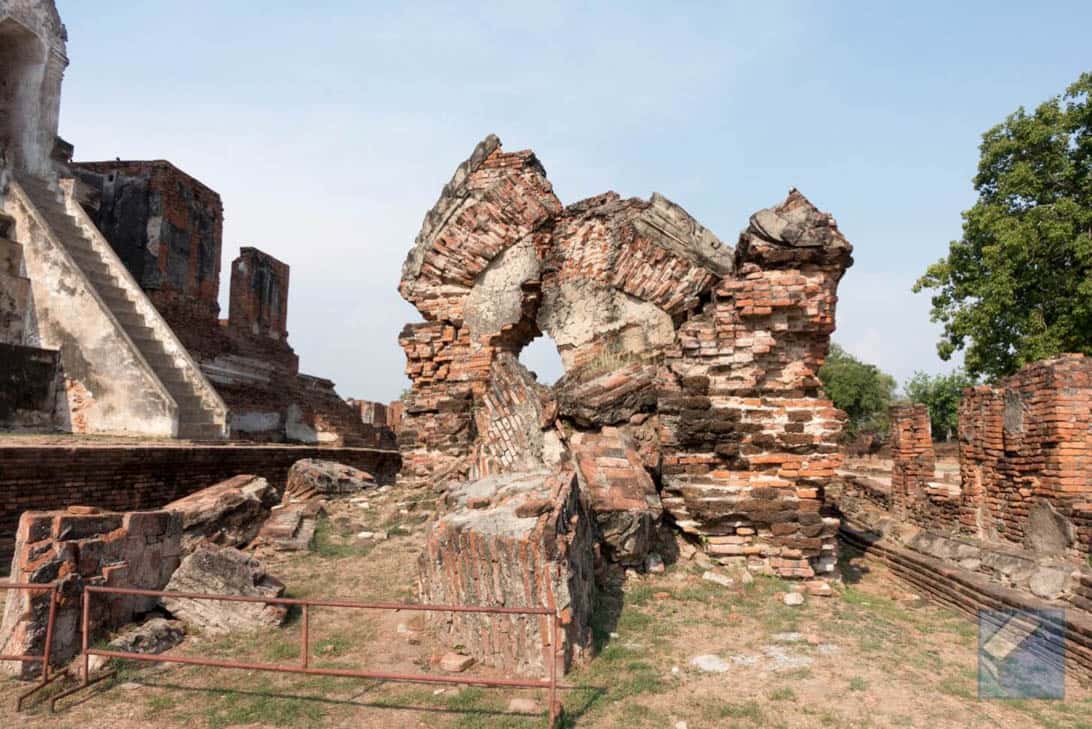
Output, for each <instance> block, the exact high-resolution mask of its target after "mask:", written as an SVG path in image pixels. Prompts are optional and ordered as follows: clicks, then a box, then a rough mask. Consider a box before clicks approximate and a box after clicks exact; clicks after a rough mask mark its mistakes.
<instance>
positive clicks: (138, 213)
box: [71, 160, 224, 351]
mask: <svg viewBox="0 0 1092 729" xmlns="http://www.w3.org/2000/svg"><path fill="white" fill-rule="evenodd" d="M71 169H72V171H73V174H75V175H76V176H77V178H78V179H80V180H81V181H82V182H83V183H84V184H85V185H87V186H88V187H89V188H90V190H91V195H92V198H93V203H92V204H89V205H87V206H85V207H86V208H87V210H88V213H89V215H90V216H91V219H92V220H93V221H94V223H95V225H96V226H97V227H98V229H99V230H100V231H101V232H102V234H103V236H104V237H105V238H106V239H107V240H108V241H110V245H111V246H112V247H113V248H114V250H115V251H117V254H118V256H119V257H120V258H121V260H122V262H124V263H125V267H126V268H128V269H129V272H130V273H132V274H133V278H135V279H136V280H137V283H139V284H140V287H141V288H142V289H144V292H145V293H146V294H147V295H148V298H149V299H151V301H152V303H153V304H155V307H156V309H158V310H159V313H160V314H162V315H163V318H164V319H166V321H167V323H168V324H170V326H171V328H172V329H173V330H174V331H175V333H176V334H177V335H178V337H179V339H181V340H182V342H183V344H185V345H186V347H187V349H189V350H190V351H198V350H200V348H201V346H202V344H203V343H204V341H205V340H206V339H207V338H208V337H209V335H210V330H213V329H215V328H216V326H217V319H218V318H219V313H220V305H219V303H217V297H218V296H219V293H220V247H221V240H222V236H223V225H224V206H223V203H222V202H221V200H220V195H219V194H217V193H216V192H215V191H214V190H212V189H210V188H208V187H206V186H205V185H204V184H202V183H201V182H200V181H198V180H196V179H194V178H193V177H190V176H189V175H187V174H186V173H185V172H183V171H182V170H180V169H178V168H177V167H175V166H174V165H172V164H171V163H170V162H167V161H164V160H155V161H149V162H141V161H120V160H119V161H114V162H78V163H74V164H72V165H71Z"/></svg>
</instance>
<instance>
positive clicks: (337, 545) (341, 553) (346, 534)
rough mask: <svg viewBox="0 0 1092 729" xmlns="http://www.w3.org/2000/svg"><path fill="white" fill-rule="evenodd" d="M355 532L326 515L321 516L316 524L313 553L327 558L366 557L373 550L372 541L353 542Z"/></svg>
mask: <svg viewBox="0 0 1092 729" xmlns="http://www.w3.org/2000/svg"><path fill="white" fill-rule="evenodd" d="M352 538H353V532H352V530H351V529H348V528H346V527H340V526H338V525H336V524H333V523H331V522H330V520H329V519H328V518H326V517H325V516H321V517H319V520H318V524H316V525H315V548H314V550H313V552H312V553H313V554H316V555H318V556H319V557H325V558H327V559H345V558H347V557H364V556H366V555H367V554H368V552H370V551H371V550H372V544H371V543H359V544H357V543H354V542H352V541H351V540H352Z"/></svg>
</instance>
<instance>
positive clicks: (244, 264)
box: [228, 248, 288, 341]
mask: <svg viewBox="0 0 1092 729" xmlns="http://www.w3.org/2000/svg"><path fill="white" fill-rule="evenodd" d="M287 322H288V264H286V263H282V262H281V261H278V260H277V259H276V258H274V257H273V256H271V255H269V254H268V253H263V252H262V251H259V250H258V249H257V248H243V249H242V250H241V251H240V253H239V257H238V258H236V259H235V260H234V261H232V262H231V301H230V304H229V308H228V324H229V325H230V326H231V327H235V328H239V329H242V330H244V331H246V332H249V333H250V334H253V335H255V336H266V337H269V338H270V339H275V340H277V341H284V340H285V339H287V338H288V327H287Z"/></svg>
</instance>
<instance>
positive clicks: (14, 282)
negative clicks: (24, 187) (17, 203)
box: [0, 190, 30, 344]
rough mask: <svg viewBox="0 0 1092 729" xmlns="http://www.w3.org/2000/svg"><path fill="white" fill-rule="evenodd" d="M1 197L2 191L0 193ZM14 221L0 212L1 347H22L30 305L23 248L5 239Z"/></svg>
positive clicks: (11, 232)
mask: <svg viewBox="0 0 1092 729" xmlns="http://www.w3.org/2000/svg"><path fill="white" fill-rule="evenodd" d="M0 194H3V190H0ZM14 227H15V219H14V218H11V217H9V216H7V215H5V214H4V213H3V212H0V344H22V343H23V340H24V338H25V336H26V319H27V310H28V307H29V305H30V280H29V279H28V278H27V277H26V275H25V274H24V272H23V247H22V246H21V245H19V243H18V242H16V241H14V240H11V239H10V238H8V235H9V234H10V235H14V234H15V231H14Z"/></svg>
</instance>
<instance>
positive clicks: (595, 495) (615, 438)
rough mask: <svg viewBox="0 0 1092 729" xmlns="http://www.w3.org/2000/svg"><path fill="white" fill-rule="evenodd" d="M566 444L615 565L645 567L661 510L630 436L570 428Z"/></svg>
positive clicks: (608, 430)
mask: <svg viewBox="0 0 1092 729" xmlns="http://www.w3.org/2000/svg"><path fill="white" fill-rule="evenodd" d="M570 446H571V448H572V453H573V459H574V461H575V462H576V465H577V469H578V474H579V476H580V483H581V486H582V488H583V489H584V493H585V496H586V498H587V500H588V505H589V507H590V508H591V512H592V515H593V517H594V519H595V525H596V534H597V536H598V538H599V539H600V541H601V542H602V543H603V545H604V546H605V548H606V551H607V555H608V556H609V557H610V558H611V559H613V560H614V561H616V562H618V563H619V564H623V565H633V566H638V567H642V566H644V561H645V558H646V556H647V555H648V553H649V550H650V549H651V547H652V542H653V537H654V532H655V529H656V527H657V526H658V524H659V520H660V516H661V514H662V513H663V509H662V507H661V505H660V497H659V495H658V494H657V493H656V484H655V483H654V482H653V481H652V477H651V476H649V475H648V471H646V470H645V467H644V464H643V463H642V462H641V458H640V456H639V455H637V451H636V449H635V448H634V444H633V440H632V439H631V438H630V437H629V436H628V435H627V434H626V433H625V432H624V431H622V430H621V429H619V428H603V429H602V430H601V431H600V432H598V433H590V432H589V433H575V434H574V435H573V436H572V438H571V439H570ZM661 565H662V560H661Z"/></svg>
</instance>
